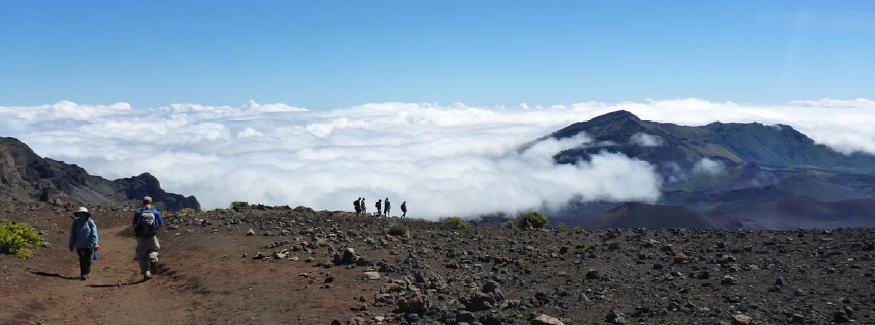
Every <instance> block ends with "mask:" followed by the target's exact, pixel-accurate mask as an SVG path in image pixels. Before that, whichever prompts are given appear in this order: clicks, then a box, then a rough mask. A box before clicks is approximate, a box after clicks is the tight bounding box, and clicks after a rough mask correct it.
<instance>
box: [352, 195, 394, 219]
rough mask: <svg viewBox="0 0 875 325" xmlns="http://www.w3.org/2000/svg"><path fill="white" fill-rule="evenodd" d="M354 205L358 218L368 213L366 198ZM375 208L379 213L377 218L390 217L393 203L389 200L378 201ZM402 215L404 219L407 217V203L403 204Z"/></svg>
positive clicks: (360, 199)
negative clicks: (381, 216)
mask: <svg viewBox="0 0 875 325" xmlns="http://www.w3.org/2000/svg"><path fill="white" fill-rule="evenodd" d="M352 205H353V207H354V208H355V215H356V216H360V215H362V214H366V213H368V206H367V205H366V204H365V198H363V197H360V198H358V199H357V200H355V201H353V202H352ZM374 207H376V208H377V213H375V214H374V215H377V216H380V215H385V216H387V217H388V216H389V213H390V211H392V203H391V202H389V198H386V199H384V200H377V203H376V204H374ZM401 213H402V214H401V217H402V218H404V217H406V216H407V201H404V202H403V203H401Z"/></svg>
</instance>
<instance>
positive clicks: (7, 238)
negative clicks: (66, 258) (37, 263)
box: [0, 219, 42, 258]
mask: <svg viewBox="0 0 875 325" xmlns="http://www.w3.org/2000/svg"><path fill="white" fill-rule="evenodd" d="M40 244H42V240H41V239H40V238H39V234H37V232H36V229H33V227H31V226H30V225H29V224H26V223H12V221H9V220H5V219H4V220H2V221H0V253H3V254H15V256H18V257H19V258H29V257H32V256H33V251H31V249H35V248H37V247H39V245H40Z"/></svg>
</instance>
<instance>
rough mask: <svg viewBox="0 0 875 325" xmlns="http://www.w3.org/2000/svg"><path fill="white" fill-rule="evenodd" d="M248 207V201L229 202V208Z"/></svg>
mask: <svg viewBox="0 0 875 325" xmlns="http://www.w3.org/2000/svg"><path fill="white" fill-rule="evenodd" d="M248 207H249V202H246V201H234V202H231V208H238V209H242V208H248Z"/></svg>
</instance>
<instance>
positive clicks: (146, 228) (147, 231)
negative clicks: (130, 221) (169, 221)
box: [134, 209, 158, 237]
mask: <svg viewBox="0 0 875 325" xmlns="http://www.w3.org/2000/svg"><path fill="white" fill-rule="evenodd" d="M138 215H139V216H138V217H137V225H136V226H134V233H136V234H137V236H140V237H149V236H155V235H157V234H158V220H157V217H155V211H154V210H152V209H143V210H140V211H139V212H138Z"/></svg>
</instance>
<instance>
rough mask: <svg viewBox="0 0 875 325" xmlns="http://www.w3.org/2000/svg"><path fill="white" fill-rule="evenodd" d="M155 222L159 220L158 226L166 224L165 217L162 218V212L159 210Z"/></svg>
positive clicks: (156, 212) (156, 211)
mask: <svg viewBox="0 0 875 325" xmlns="http://www.w3.org/2000/svg"><path fill="white" fill-rule="evenodd" d="M155 222H157V223H156V224H157V225H158V228H161V226H163V225H164V218H161V212H160V211H158V210H155Z"/></svg>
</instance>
